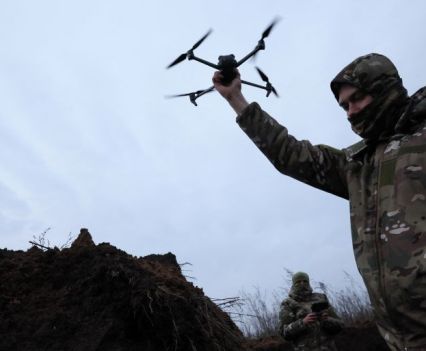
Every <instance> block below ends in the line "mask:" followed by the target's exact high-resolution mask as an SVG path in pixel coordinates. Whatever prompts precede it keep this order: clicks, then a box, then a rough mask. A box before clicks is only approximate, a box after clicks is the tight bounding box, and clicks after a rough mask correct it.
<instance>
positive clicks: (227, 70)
mask: <svg viewBox="0 0 426 351" xmlns="http://www.w3.org/2000/svg"><path fill="white" fill-rule="evenodd" d="M276 23H277V20H275V21H273V22H272V23H271V24H270V25H269V26H268V28H266V30H265V31H264V32H263V34H262V37H261V38H260V40H259V41H258V43H257V45H256V47H255V48H254V49H253V50H252V51H251V52H250V53H249V54H247V55H246V56H245V57H244V58H242V59H241V60H240V61H237V60H236V59H235V55H233V54H230V55H221V56H219V58H218V63H217V64H213V63H211V62H209V61H206V60H204V59H202V58H199V57H197V56H195V55H194V50H195V49H196V48H197V47H198V46H200V44H201V43H202V42H203V41H204V40H205V39H206V38H207V37H208V36H209V35H210V33H211V30H209V31H208V32H207V33H206V34H205V35H204V36H203V37H202V38H201V39H200V40H199V41H197V42H196V43H195V44H194V46H193V47H192V48H191V49H190V50H188V51H187V52H186V53H183V54H181V55H180V56H179V57H178V58H177V59H176V60H174V61H173V62H172V63H171V64H169V65H168V66H167V68H171V67H173V66H175V65H177V64H178V63H180V62H182V61H184V60H185V59H188V60H195V61H198V62H200V63H203V64H205V65H207V66H210V67H212V68H215V69H217V70H219V71H220V72H221V73H222V76H223V80H222V83H223V84H225V85H226V84H229V83H231V82H232V80H233V79H234V78H235V77H236V75H237V68H238V67H239V66H240V65H242V64H243V63H244V62H246V61H247V60H248V59H249V58H250V57H253V56H254V55H256V53H257V52H258V51H259V50H265V41H264V39H265V38H266V37H267V36H268V35H269V33H270V32H271V30H272V28H273V27H274V25H275V24H276ZM256 69H257V71H258V73H259V75H260V77H261V79H262V80H263V81H264V82H265V83H266V85H265V86H262V85H259V84H255V83H251V82H247V81H244V80H242V81H241V83H243V84H247V85H250V86H253V87H257V88H260V89H265V90H266V96H269V95H270V93H271V92H272V93H274V94H275V95H276V96H278V93H277V91H276V90H275V88H274V87H273V86H272V84H271V83H270V82H269V79H268V77H267V76H266V74H265V73H263V72H262V71H261V70H260V69H259V68H258V67H256ZM213 90H214V86H211V87H210V88H207V89H205V90H197V91H195V92H191V93H187V94H178V95H172V96H169V97H181V96H189V100H190V101H191V103H193V104H194V105H195V106H197V103H196V102H195V100H196V99H197V98H199V97H200V96H202V95H204V94H206V93H209V92H211V91H213Z"/></svg>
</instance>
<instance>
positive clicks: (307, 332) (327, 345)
mask: <svg viewBox="0 0 426 351" xmlns="http://www.w3.org/2000/svg"><path fill="white" fill-rule="evenodd" d="M323 301H327V297H326V296H325V295H324V294H318V293H312V295H311V298H309V299H307V300H306V301H298V300H296V299H294V298H292V297H288V298H287V299H285V300H284V301H283V302H282V303H281V309H280V326H279V331H280V334H281V335H282V336H283V337H284V339H286V340H288V341H291V342H292V344H293V348H294V350H295V351H305V350H309V351H311V350H312V351H335V350H336V346H335V344H334V341H333V339H334V335H335V334H336V333H338V332H339V331H341V330H342V327H343V323H342V322H341V321H340V319H339V318H338V317H337V316H336V313H335V312H334V310H333V308H332V307H329V308H328V309H327V310H326V312H327V313H328V315H329V317H328V318H327V320H323V321H321V322H314V323H312V324H309V325H305V324H304V323H303V318H304V317H305V316H306V315H307V314H308V313H311V312H312V310H311V306H312V303H314V302H323ZM327 302H328V301H327Z"/></svg>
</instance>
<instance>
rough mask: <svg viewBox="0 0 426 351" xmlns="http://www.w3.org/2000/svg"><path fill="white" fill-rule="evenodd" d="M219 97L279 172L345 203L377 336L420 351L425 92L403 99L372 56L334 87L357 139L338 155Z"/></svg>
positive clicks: (425, 270) (229, 90)
mask: <svg viewBox="0 0 426 351" xmlns="http://www.w3.org/2000/svg"><path fill="white" fill-rule="evenodd" d="M221 78H222V77H221V74H220V72H216V73H215V74H214V76H213V82H214V85H215V88H216V90H218V91H219V92H220V93H221V94H222V96H223V97H224V98H225V99H226V100H227V101H228V102H229V104H230V105H231V107H232V108H233V109H234V110H235V111H236V113H237V114H238V116H237V123H238V124H239V126H240V127H241V128H242V129H243V131H244V132H245V133H246V134H247V135H248V136H249V137H250V138H251V140H252V141H253V142H254V143H255V144H256V145H257V147H258V148H259V149H260V150H261V151H262V152H263V153H264V154H265V155H266V157H267V158H268V159H269V160H270V161H271V162H272V164H273V165H274V166H275V167H276V168H277V169H278V170H279V171H280V172H282V173H284V174H286V175H289V176H291V177H293V178H295V179H298V180H300V181H302V182H305V183H307V184H309V185H311V186H314V187H316V188H319V189H322V190H324V191H327V192H329V193H332V194H334V195H337V196H340V197H342V198H344V199H348V200H349V204H350V218H351V229H352V241H353V249H354V253H355V259H356V262H357V266H358V270H359V272H360V273H361V276H362V278H363V280H364V282H365V285H366V287H367V290H368V293H369V296H370V300H371V303H372V306H373V309H374V313H375V318H376V322H377V326H378V328H379V331H380V333H381V334H382V336H383V337H384V339H385V340H386V342H387V344H388V345H389V347H390V348H391V349H392V350H426V87H424V88H422V89H420V90H419V91H417V92H416V93H415V94H414V95H412V96H408V95H407V91H406V89H405V88H404V86H403V85H402V80H401V78H400V77H399V74H398V71H397V69H396V68H395V66H394V65H393V63H392V62H391V61H390V60H389V59H388V58H386V57H385V56H383V55H379V54H369V55H365V56H362V57H359V58H357V59H356V60H354V61H353V62H352V63H351V64H349V65H348V66H346V67H345V68H344V69H343V70H342V71H341V72H340V73H339V74H338V75H337V76H336V77H335V79H333V81H332V82H331V89H332V91H333V93H334V95H335V97H336V99H337V101H338V102H339V104H340V106H342V107H343V109H344V110H345V111H346V114H347V116H348V120H349V122H350V124H351V127H352V129H353V130H354V131H355V133H357V134H358V135H360V136H361V138H362V140H361V141H360V142H359V143H357V144H355V145H352V146H350V147H348V148H346V149H343V150H337V149H335V148H332V147H330V146H327V145H312V144H311V143H310V142H309V141H299V140H297V139H296V138H294V137H293V136H291V135H290V134H289V133H288V131H287V129H286V128H285V127H284V126H282V125H280V124H279V123H278V122H277V121H276V120H275V119H273V118H272V117H271V116H269V115H268V114H267V113H266V112H264V111H263V110H262V109H261V108H260V106H259V105H258V104H257V103H251V104H248V103H247V101H246V100H245V98H244V96H243V95H242V94H241V81H240V77H239V75H237V77H236V78H235V79H234V80H233V81H232V82H231V84H230V85H227V86H224V85H223V84H221Z"/></svg>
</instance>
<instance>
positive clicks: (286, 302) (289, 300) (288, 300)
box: [281, 297, 298, 307]
mask: <svg viewBox="0 0 426 351" xmlns="http://www.w3.org/2000/svg"><path fill="white" fill-rule="evenodd" d="M296 305H298V303H297V301H296V300H294V299H292V298H291V297H287V298H285V299H284V300H283V301H282V302H281V307H291V306H296Z"/></svg>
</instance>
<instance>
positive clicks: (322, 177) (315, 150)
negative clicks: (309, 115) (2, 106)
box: [237, 103, 348, 199]
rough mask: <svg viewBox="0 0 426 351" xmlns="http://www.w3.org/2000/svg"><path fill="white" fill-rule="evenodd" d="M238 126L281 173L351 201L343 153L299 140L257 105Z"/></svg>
mask: <svg viewBox="0 0 426 351" xmlns="http://www.w3.org/2000/svg"><path fill="white" fill-rule="evenodd" d="M237 123H238V125H239V126H240V127H241V129H242V130H243V131H244V132H245V133H246V134H247V135H248V136H249V138H250V139H251V140H252V141H253V142H254V143H255V144H256V146H257V147H258V148H259V149H260V150H261V151H262V152H263V153H264V154H265V156H266V157H267V158H268V159H269V161H270V162H271V163H272V164H273V165H274V167H275V168H276V169H277V170H278V171H280V172H281V173H283V174H286V175H288V176H290V177H292V178H295V179H297V180H299V181H302V182H304V183H306V184H309V185H311V186H313V187H316V188H318V189H321V190H324V191H327V192H329V193H332V194H334V195H337V196H340V197H342V198H345V199H348V189H347V181H346V176H345V165H346V157H345V154H344V152H343V151H341V150H337V149H334V148H332V147H330V146H327V145H316V146H314V145H312V144H311V143H310V142H309V141H307V140H302V141H299V140H297V139H296V138H294V137H293V136H291V135H289V134H288V131H287V129H286V128H285V127H284V126H282V125H280V124H279V123H278V122H277V121H276V120H275V119H273V118H272V117H271V116H269V115H268V114H267V113H266V112H264V111H263V110H262V109H261V108H260V106H259V105H258V104H257V103H251V104H250V105H249V106H248V107H247V108H246V109H245V110H244V111H243V113H242V114H241V115H240V116H238V117H237Z"/></svg>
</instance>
